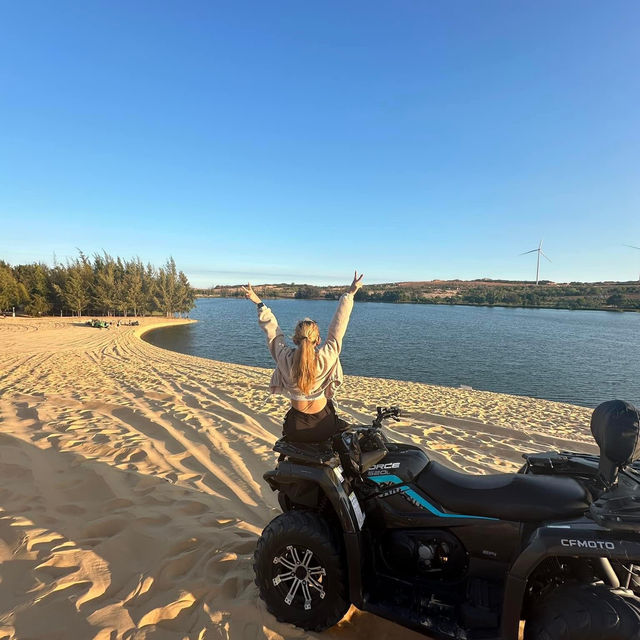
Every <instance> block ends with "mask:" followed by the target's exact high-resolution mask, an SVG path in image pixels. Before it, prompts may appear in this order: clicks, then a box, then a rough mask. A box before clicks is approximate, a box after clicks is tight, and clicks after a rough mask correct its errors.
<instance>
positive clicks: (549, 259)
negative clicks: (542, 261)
mask: <svg viewBox="0 0 640 640" xmlns="http://www.w3.org/2000/svg"><path fill="white" fill-rule="evenodd" d="M540 253H541V254H542V255H543V256H544V257H545V258H546V259H547V260H548V261H549V262H551V258H549V257H548V256H546V255H545V254H544V252H543V251H540Z"/></svg>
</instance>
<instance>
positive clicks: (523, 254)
mask: <svg viewBox="0 0 640 640" xmlns="http://www.w3.org/2000/svg"><path fill="white" fill-rule="evenodd" d="M536 251H537V249H531V251H525V252H524V253H521V254H520V255H521V256H526V255H527V253H535V252H536Z"/></svg>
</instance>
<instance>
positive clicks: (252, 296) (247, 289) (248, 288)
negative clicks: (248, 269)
mask: <svg viewBox="0 0 640 640" xmlns="http://www.w3.org/2000/svg"><path fill="white" fill-rule="evenodd" d="M242 290H243V291H244V294H245V295H246V296H247V298H249V300H251V302H255V303H256V304H260V303H261V302H262V300H260V298H258V296H257V294H256V292H255V291H254V290H253V288H252V287H251V283H250V282H249V283H247V286H246V287H242Z"/></svg>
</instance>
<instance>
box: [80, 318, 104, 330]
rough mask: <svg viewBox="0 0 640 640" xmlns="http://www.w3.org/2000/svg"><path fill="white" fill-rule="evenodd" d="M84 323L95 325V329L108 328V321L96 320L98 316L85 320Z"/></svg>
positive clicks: (89, 325) (90, 325)
mask: <svg viewBox="0 0 640 640" xmlns="http://www.w3.org/2000/svg"><path fill="white" fill-rule="evenodd" d="M86 325H87V326H88V327H96V328H97V329H108V328H109V323H108V322H106V321H105V320H98V318H92V319H91V320H87V322H86Z"/></svg>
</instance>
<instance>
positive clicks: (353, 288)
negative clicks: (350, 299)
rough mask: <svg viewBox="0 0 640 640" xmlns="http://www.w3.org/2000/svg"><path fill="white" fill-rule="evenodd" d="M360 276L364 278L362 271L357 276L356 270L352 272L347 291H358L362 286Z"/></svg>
mask: <svg viewBox="0 0 640 640" xmlns="http://www.w3.org/2000/svg"><path fill="white" fill-rule="evenodd" d="M362 278H364V273H361V274H360V276H358V272H357V271H355V272H354V274H353V282H352V283H351V288H350V289H349V293H356V292H357V291H358V289H359V288H360V287H361V286H362Z"/></svg>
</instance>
